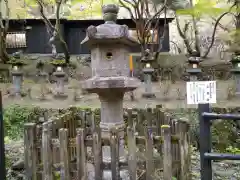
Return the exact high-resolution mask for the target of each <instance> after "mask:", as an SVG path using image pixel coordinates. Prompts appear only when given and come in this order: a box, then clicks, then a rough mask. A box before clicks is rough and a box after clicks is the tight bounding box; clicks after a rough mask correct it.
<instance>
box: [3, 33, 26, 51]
mask: <svg viewBox="0 0 240 180" xmlns="http://www.w3.org/2000/svg"><path fill="white" fill-rule="evenodd" d="M6 47H7V48H24V47H27V40H26V32H24V31H22V32H8V33H7V36H6Z"/></svg>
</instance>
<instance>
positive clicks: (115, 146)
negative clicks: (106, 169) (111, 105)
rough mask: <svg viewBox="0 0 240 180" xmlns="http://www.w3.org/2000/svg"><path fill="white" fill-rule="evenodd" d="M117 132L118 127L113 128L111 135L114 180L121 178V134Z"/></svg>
mask: <svg viewBox="0 0 240 180" xmlns="http://www.w3.org/2000/svg"><path fill="white" fill-rule="evenodd" d="M117 133H118V132H117V130H116V129H112V130H111V135H110V148H111V169H112V180H120V179H121V178H120V169H119V136H118V134H117Z"/></svg>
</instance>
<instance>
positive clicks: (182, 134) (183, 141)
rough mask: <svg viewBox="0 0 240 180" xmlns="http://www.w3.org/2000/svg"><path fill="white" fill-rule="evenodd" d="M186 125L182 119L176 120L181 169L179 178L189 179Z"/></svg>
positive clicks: (189, 163)
mask: <svg viewBox="0 0 240 180" xmlns="http://www.w3.org/2000/svg"><path fill="white" fill-rule="evenodd" d="M188 127H189V125H188V124H187V122H185V121H184V120H180V121H178V129H179V150H180V163H181V171H180V176H181V178H180V180H190V179H191V173H190V165H191V154H190V147H189V144H188V141H189V138H188Z"/></svg>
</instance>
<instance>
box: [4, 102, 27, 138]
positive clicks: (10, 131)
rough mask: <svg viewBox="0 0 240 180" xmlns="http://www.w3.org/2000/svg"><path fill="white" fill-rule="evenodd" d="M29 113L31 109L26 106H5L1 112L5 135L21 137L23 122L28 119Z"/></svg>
mask: <svg viewBox="0 0 240 180" xmlns="http://www.w3.org/2000/svg"><path fill="white" fill-rule="evenodd" d="M30 115H31V111H30V110H29V107H26V106H20V105H11V106H9V107H8V108H6V109H5V110H4V113H3V116H4V117H3V120H4V125H5V136H8V137H9V138H10V139H19V138H21V137H22V136H23V125H24V122H26V121H28V119H29V116H30Z"/></svg>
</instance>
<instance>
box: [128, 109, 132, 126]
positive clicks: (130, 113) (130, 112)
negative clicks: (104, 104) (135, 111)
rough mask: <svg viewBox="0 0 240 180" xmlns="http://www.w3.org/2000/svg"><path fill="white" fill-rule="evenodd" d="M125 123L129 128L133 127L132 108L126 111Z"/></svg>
mask: <svg viewBox="0 0 240 180" xmlns="http://www.w3.org/2000/svg"><path fill="white" fill-rule="evenodd" d="M127 122H128V126H129V127H133V117H132V108H128V109H127Z"/></svg>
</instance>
